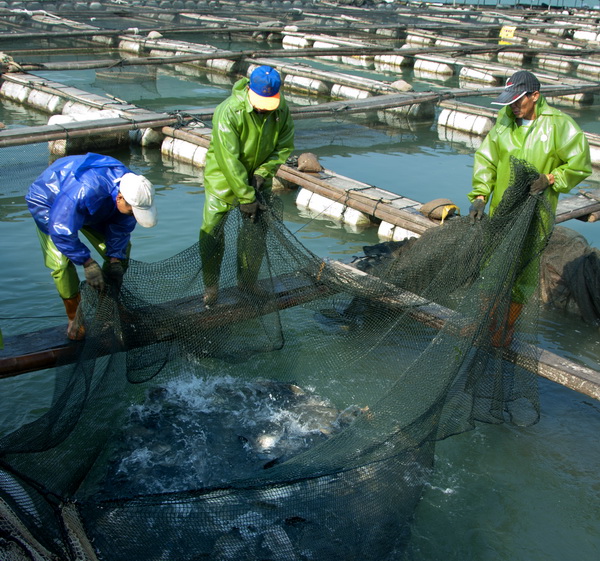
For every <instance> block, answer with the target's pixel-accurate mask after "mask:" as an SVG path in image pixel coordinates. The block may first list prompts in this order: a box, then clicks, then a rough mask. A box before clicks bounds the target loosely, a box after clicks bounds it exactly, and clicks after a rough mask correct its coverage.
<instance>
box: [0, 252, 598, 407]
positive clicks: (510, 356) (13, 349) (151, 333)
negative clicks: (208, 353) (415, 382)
mask: <svg viewBox="0 0 600 561" xmlns="http://www.w3.org/2000/svg"><path fill="white" fill-rule="evenodd" d="M324 263H325V262H324ZM326 266H329V267H331V268H332V269H333V271H336V272H338V273H339V274H341V275H344V276H346V277H348V276H349V277H355V278H357V279H360V278H364V277H365V276H368V275H367V273H364V272H362V271H359V270H358V269H355V268H353V267H352V266H350V265H346V264H344V263H340V262H338V261H328V262H326ZM273 280H274V290H275V292H274V299H273V300H267V301H266V302H265V305H263V306H260V305H258V306H257V305H256V304H254V305H251V304H250V303H249V302H248V301H247V300H245V299H244V298H243V297H240V294H239V292H238V291H237V288H230V289H225V290H224V291H223V294H222V295H221V296H220V302H221V303H219V304H217V305H213V306H211V307H210V308H206V307H205V306H204V304H203V303H202V299H201V298H200V297H199V296H198V297H194V298H193V299H188V300H182V301H178V302H173V303H169V304H167V305H166V306H168V307H169V309H174V308H177V309H178V310H179V311H181V312H182V313H183V314H186V317H187V318H188V319H187V320H186V322H191V325H192V326H197V329H198V330H202V331H205V330H210V329H214V328H216V327H219V326H223V325H227V324H230V323H234V322H239V321H243V320H245V319H249V318H254V317H258V316H260V315H266V314H269V313H272V312H273V311H275V310H283V309H286V308H290V307H293V306H297V305H299V304H302V303H305V302H309V301H312V300H316V299H319V298H322V297H324V296H326V295H329V294H331V293H332V291H331V289H328V288H326V287H324V286H323V285H319V284H313V283H311V282H307V281H302V280H301V279H299V278H298V277H295V278H294V279H291V278H290V277H286V278H282V279H281V280H278V279H273ZM380 282H382V284H383V281H380ZM387 292H388V294H389V290H388V291H387ZM394 292H395V296H394V298H389V297H387V298H386V299H385V300H384V303H385V304H386V305H388V306H390V307H394V308H399V309H401V310H406V311H407V313H409V315H410V316H411V317H413V318H414V319H415V320H417V321H419V322H422V323H426V324H427V325H431V326H432V327H434V328H436V329H441V328H442V327H445V326H448V327H449V328H450V329H451V331H452V330H456V333H457V334H458V335H460V333H461V330H463V329H464V328H465V321H464V319H463V318H461V317H460V316H459V315H458V314H457V313H456V312H454V311H453V310H450V309H448V308H445V307H443V306H439V305H437V304H435V303H432V302H430V301H429V300H427V299H424V298H421V297H419V296H417V295H415V294H413V293H410V292H407V291H403V290H401V289H397V288H395V289H394ZM156 319H157V318H156V314H153V315H152V320H153V323H152V324H147V323H144V320H145V318H144V314H143V313H140V311H137V312H133V313H130V312H128V311H127V310H123V321H124V322H126V323H127V324H129V323H131V324H133V325H135V327H136V329H135V332H136V333H138V334H139V333H145V337H144V339H143V340H137V341H136V343H135V347H141V346H144V345H148V344H152V343H157V342H160V341H166V340H170V339H172V338H173V337H174V335H173V333H172V332H171V331H170V330H171V329H172V326H165V325H160V324H158V325H157V323H156ZM140 327H141V328H140ZM189 327H190V324H189V323H188V328H189ZM65 332H66V324H65V325H62V326H58V327H54V328H50V329H45V330H40V331H37V332H32V333H27V334H24V335H19V336H15V337H7V338H5V341H4V343H5V348H4V349H3V350H0V379H2V378H10V377H14V376H18V375H21V374H25V373H27V372H34V371H38V370H43V369H48V368H53V367H55V366H56V365H57V364H61V365H68V364H73V363H74V362H75V361H76V360H77V357H78V354H79V350H80V349H81V348H82V343H80V342H72V341H69V340H68V339H66V337H65ZM109 339H110V343H113V338H112V337H110V338H109ZM131 348H133V347H131ZM120 350H123V351H125V350H127V346H126V345H125V344H124V345H123V347H122V349H120ZM111 352H114V348H108V347H107V348H104V349H103V348H102V347H100V349H99V353H98V357H100V356H104V355H107V354H110V353H111ZM531 356H537V357H538V365H537V366H536V367H535V368H534V370H533V372H534V373H535V374H538V375H540V376H542V377H544V378H547V379H548V380H551V381H553V382H556V383H558V384H561V385H563V386H565V387H568V388H570V389H572V390H575V391H577V392H579V393H582V394H584V395H588V396H590V397H592V398H594V399H597V400H600V372H597V371H595V370H593V369H591V368H587V367H585V366H582V365H579V364H576V363H574V362H572V361H570V360H568V359H565V358H562V357H560V356H558V355H556V354H554V353H552V352H550V351H546V350H544V349H540V348H538V347H534V346H531V345H524V344H520V343H518V342H517V341H513V343H512V344H511V345H510V347H508V348H506V349H503V358H504V359H505V360H507V361H509V362H513V363H514V364H517V365H519V366H521V367H523V368H525V369H531V368H532V361H531ZM89 358H90V357H86V359H89Z"/></svg>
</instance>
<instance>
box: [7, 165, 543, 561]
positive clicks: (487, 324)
mask: <svg viewBox="0 0 600 561" xmlns="http://www.w3.org/2000/svg"><path fill="white" fill-rule="evenodd" d="M537 175H538V173H537V171H536V170H534V169H532V168H531V166H529V165H527V164H526V163H524V162H521V161H517V160H515V161H514V178H513V179H514V180H513V182H512V186H511V187H510V188H509V190H508V191H507V192H506V194H505V196H504V199H503V201H502V204H501V205H500V206H499V207H498V208H497V210H496V212H495V214H494V215H493V216H492V217H491V218H490V217H488V216H484V218H483V219H482V220H481V221H477V222H476V223H474V224H471V222H470V219H469V217H454V218H451V219H448V220H447V221H446V222H445V223H444V225H443V226H440V227H439V228H435V229H434V230H432V231H431V233H429V232H428V233H426V234H425V235H423V236H422V237H421V238H419V239H418V240H416V241H411V242H410V243H408V242H407V244H405V245H406V247H405V248H404V250H403V251H402V252H401V254H399V256H398V258H397V259H390V260H387V262H386V263H385V265H382V266H380V267H378V268H376V270H375V269H374V270H373V273H374V274H365V273H364V272H363V271H361V270H360V269H359V268H357V267H353V266H350V265H345V264H341V263H337V262H334V261H324V260H322V259H321V258H319V257H317V256H315V255H313V254H312V253H311V252H309V251H308V250H307V249H306V248H304V247H303V246H302V245H301V244H300V243H299V241H298V240H297V239H296V238H295V237H294V236H293V235H292V234H291V233H290V232H289V231H288V230H287V229H286V227H285V226H284V224H283V222H282V220H281V216H282V214H281V207H280V204H279V202H278V200H277V199H276V198H274V199H273V200H271V201H270V205H269V207H270V210H269V211H266V212H263V213H262V214H261V215H260V218H259V220H258V221H257V222H256V223H253V222H250V221H249V220H248V219H243V218H242V217H241V215H240V214H239V213H238V211H232V212H231V213H229V215H228V217H227V220H226V221H225V223H224V225H223V228H222V230H221V231H220V234H222V235H223V236H224V239H225V255H224V259H223V263H222V267H221V270H220V282H219V293H218V298H217V300H216V302H214V303H211V304H210V306H208V307H207V306H205V305H204V303H203V294H204V284H203V280H202V279H203V275H202V263H201V259H200V253H199V247H198V245H194V246H192V247H190V248H189V249H187V250H186V251H183V252H182V253H180V254H177V255H175V256H173V257H171V258H169V259H166V260H164V261H161V262H157V263H143V262H138V261H135V260H131V262H130V263H129V268H128V270H127V273H126V275H125V279H124V283H123V285H122V287H121V289H120V291H119V290H115V289H108V290H106V291H105V292H103V293H102V294H98V293H96V292H94V291H92V290H91V289H87V288H86V287H85V286H82V290H83V302H82V313H83V315H84V321H85V328H86V338H85V341H84V342H83V343H81V344H80V345H79V346H78V352H77V356H76V357H75V363H74V364H64V365H63V366H60V367H58V368H56V369H55V370H53V372H52V373H51V375H52V376H53V377H54V393H53V396H52V400H51V403H50V404H49V407H48V409H47V410H46V411H44V412H40V413H39V416H38V418H36V419H35V420H33V421H31V422H29V423H26V424H24V425H22V426H20V427H18V428H17V429H16V430H13V431H11V432H9V433H7V434H4V435H3V436H2V438H1V439H0V467H1V470H0V497H1V501H0V559H2V560H5V559H10V560H15V559H40V560H49V559H60V560H65V559H73V560H74V559H78V560H79V559H87V560H89V559H104V560H110V561H119V560H127V561H131V560H134V559H135V560H137V559H139V560H142V559H143V560H145V561H148V560H167V559H168V560H173V559H177V560H188V559H189V560H199V559H211V560H267V559H268V560H284V559H285V560H328V561H331V560H343V561H348V560H361V561H365V560H373V561H375V560H376V561H382V560H386V559H389V560H391V559H402V558H404V556H405V555H407V551H408V550H407V543H408V542H409V537H410V523H411V520H412V516H413V513H414V510H415V507H416V504H417V502H418V501H419V498H420V496H421V491H422V489H423V486H424V485H425V483H426V482H427V481H428V480H429V479H430V477H431V472H432V469H433V467H434V450H435V443H436V441H438V440H439V439H443V438H446V437H449V436H451V435H454V434H457V433H460V432H463V431H465V430H469V429H471V428H473V427H474V426H475V423H477V422H486V423H502V422H506V421H508V422H512V423H516V424H519V425H528V424H531V423H535V422H536V421H537V419H538V415H539V406H538V397H537V387H536V367H537V359H536V353H535V347H533V346H532V345H531V344H529V343H532V342H535V328H534V327H535V318H536V304H537V292H536V290H535V283H536V282H537V278H536V270H537V267H538V265H539V256H540V253H541V251H542V250H543V248H544V247H545V245H546V242H547V238H548V235H549V233H550V230H551V228H552V217H553V213H552V211H551V209H550V208H548V205H547V204H546V201H545V199H544V197H543V196H537V197H534V196H531V195H530V194H529V185H530V183H531V181H532V179H534V178H536V177H537ZM242 251H243V252H245V253H244V255H245V259H239V253H240V252H242ZM448 256H452V258H451V259H449V258H448ZM248 262H252V263H253V264H254V265H256V266H257V265H260V271H259V276H258V280H257V282H256V283H253V282H251V281H248V278H247V277H246V276H245V275H244V274H243V271H241V272H240V268H244V266H245V265H244V264H245V263H246V264H247V263H248ZM515 304H518V305H519V310H518V311H519V312H520V313H519V314H517V315H516V316H515V315H514V314H512V311H513V308H514V307H515ZM511 314H512V315H511Z"/></svg>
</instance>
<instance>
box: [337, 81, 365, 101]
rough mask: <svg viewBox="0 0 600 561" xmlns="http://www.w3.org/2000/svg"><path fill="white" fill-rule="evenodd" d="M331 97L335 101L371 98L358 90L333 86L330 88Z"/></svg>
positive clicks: (339, 85)
mask: <svg viewBox="0 0 600 561" xmlns="http://www.w3.org/2000/svg"><path fill="white" fill-rule="evenodd" d="M331 97H333V98H337V99H365V98H367V97H371V94H370V93H369V92H368V91H366V90H361V89H359V88H353V87H350V86H343V85H341V84H334V85H333V86H332V88H331Z"/></svg>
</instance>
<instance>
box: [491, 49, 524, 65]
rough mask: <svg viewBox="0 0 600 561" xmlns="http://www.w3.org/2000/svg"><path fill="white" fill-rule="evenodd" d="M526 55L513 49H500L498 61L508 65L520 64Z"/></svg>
mask: <svg viewBox="0 0 600 561" xmlns="http://www.w3.org/2000/svg"><path fill="white" fill-rule="evenodd" d="M526 57H527V55H525V54H524V53H515V52H513V51H500V52H499V53H498V62H501V63H503V64H509V65H517V66H522V65H523V63H524V62H525V59H526Z"/></svg>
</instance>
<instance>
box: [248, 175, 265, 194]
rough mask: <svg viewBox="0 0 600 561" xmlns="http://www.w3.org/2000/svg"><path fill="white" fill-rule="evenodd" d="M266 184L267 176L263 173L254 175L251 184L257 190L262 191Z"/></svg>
mask: <svg viewBox="0 0 600 561" xmlns="http://www.w3.org/2000/svg"><path fill="white" fill-rule="evenodd" d="M264 184H265V178H264V177H263V176H262V175H253V176H252V182H251V183H250V185H252V187H254V188H255V189H256V190H257V191H260V190H261V189H262V187H263V185H264Z"/></svg>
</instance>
